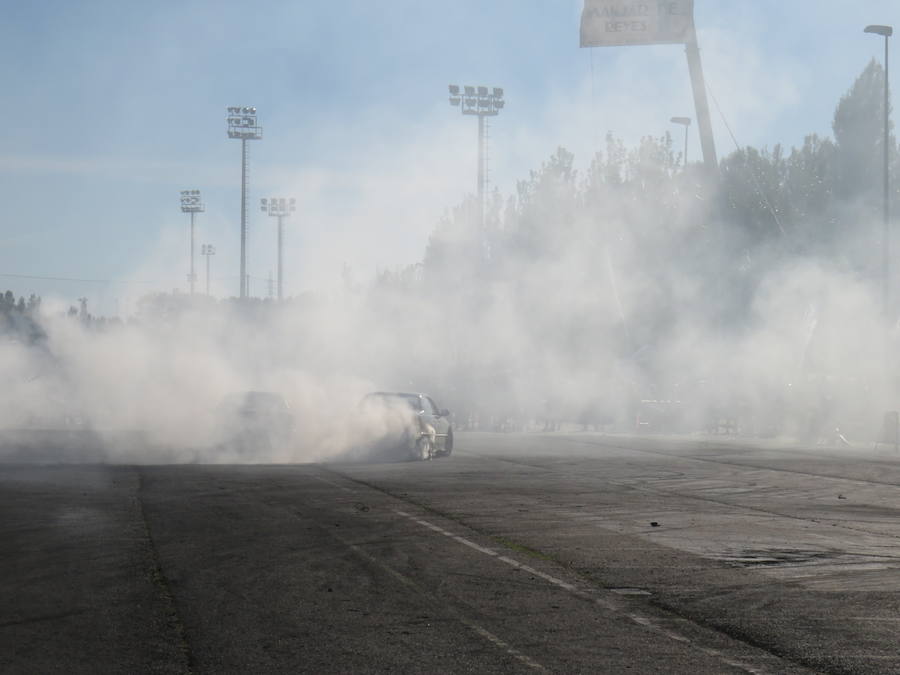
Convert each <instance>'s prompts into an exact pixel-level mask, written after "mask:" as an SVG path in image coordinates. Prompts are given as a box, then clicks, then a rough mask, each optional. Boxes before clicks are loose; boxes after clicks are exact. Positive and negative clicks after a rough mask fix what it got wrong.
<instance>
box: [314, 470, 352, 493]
mask: <svg viewBox="0 0 900 675" xmlns="http://www.w3.org/2000/svg"><path fill="white" fill-rule="evenodd" d="M307 475H309V476H310V477H312V478H315V479H316V480H320V481H322V482H323V483H328V484H329V485H330V486H331V487H336V488H337V489H338V490H343V491H344V492H353V490H351V489H350V488H348V487H345V486H343V485H339V484H338V483H335V482H333V481H330V480H328V479H327V478H322V476H317V475H316V474H314V473H311V474H307Z"/></svg>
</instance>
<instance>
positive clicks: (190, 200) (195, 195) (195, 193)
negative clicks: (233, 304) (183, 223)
mask: <svg viewBox="0 0 900 675" xmlns="http://www.w3.org/2000/svg"><path fill="white" fill-rule="evenodd" d="M204 210H205V209H204V207H203V202H201V201H200V190H182V191H181V212H182V213H190V214H191V273H190V274H189V275H188V281H189V282H190V284H191V295H193V294H194V283H195V282H196V280H197V276H196V275H195V274H194V214H195V213H203V211H204Z"/></svg>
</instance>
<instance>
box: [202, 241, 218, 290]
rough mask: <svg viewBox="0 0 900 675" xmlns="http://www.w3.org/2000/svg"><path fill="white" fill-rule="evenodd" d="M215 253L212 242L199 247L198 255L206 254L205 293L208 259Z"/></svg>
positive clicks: (207, 279) (207, 277)
mask: <svg viewBox="0 0 900 675" xmlns="http://www.w3.org/2000/svg"><path fill="white" fill-rule="evenodd" d="M215 254H216V247H215V246H213V245H212V244H203V245H202V246H201V247H200V255H203V256H206V294H207V295H209V259H210V258H211V257H213V256H214V255H215Z"/></svg>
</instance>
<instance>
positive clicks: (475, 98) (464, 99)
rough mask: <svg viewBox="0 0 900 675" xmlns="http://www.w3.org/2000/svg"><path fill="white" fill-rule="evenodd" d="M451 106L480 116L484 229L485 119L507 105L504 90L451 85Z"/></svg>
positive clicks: (480, 215)
mask: <svg viewBox="0 0 900 675" xmlns="http://www.w3.org/2000/svg"><path fill="white" fill-rule="evenodd" d="M449 90H450V105H452V106H457V107H459V109H460V111H461V112H462V114H463V115H477V116H478V222H479V225H481V227H482V228H484V193H485V183H486V171H485V157H486V145H487V136H486V133H485V118H486V117H496V116H497V115H499V114H500V111H501V110H502V109H503V107H504V106H505V105H506V101H505V100H504V99H503V89H501V88H500V87H494V88H493V90H491V91H490V92H488V88H487V87H471V86H464V87H462V90H460V87H459V85H456V84H451V85H450V86H449Z"/></svg>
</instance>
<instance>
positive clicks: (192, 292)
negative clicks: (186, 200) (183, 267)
mask: <svg viewBox="0 0 900 675" xmlns="http://www.w3.org/2000/svg"><path fill="white" fill-rule="evenodd" d="M193 294H194V212H193V211H191V295H193Z"/></svg>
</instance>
